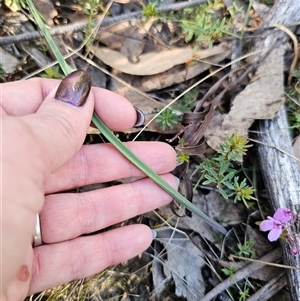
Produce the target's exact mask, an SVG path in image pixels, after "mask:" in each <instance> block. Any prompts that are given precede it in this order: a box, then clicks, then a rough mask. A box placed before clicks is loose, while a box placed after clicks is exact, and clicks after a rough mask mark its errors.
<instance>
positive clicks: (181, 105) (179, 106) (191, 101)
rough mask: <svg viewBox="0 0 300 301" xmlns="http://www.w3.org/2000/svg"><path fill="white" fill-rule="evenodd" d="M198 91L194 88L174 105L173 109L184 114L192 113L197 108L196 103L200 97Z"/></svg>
mask: <svg viewBox="0 0 300 301" xmlns="http://www.w3.org/2000/svg"><path fill="white" fill-rule="evenodd" d="M198 93H199V92H198V89H197V88H194V89H192V90H190V91H189V92H188V93H186V94H185V95H184V96H183V97H182V98H180V99H179V100H178V101H177V102H175V103H174V104H173V105H172V109H174V110H177V111H180V112H182V113H185V112H191V111H192V110H193V109H194V107H195V102H196V99H197V96H198Z"/></svg>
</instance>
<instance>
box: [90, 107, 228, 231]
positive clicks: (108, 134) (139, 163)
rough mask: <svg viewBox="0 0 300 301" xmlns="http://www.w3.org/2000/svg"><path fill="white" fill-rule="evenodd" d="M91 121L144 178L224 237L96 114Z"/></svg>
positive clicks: (204, 215)
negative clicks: (146, 177) (152, 182)
mask: <svg viewBox="0 0 300 301" xmlns="http://www.w3.org/2000/svg"><path fill="white" fill-rule="evenodd" d="M92 121H93V123H94V124H95V126H96V127H97V128H98V130H99V131H100V132H101V133H102V134H103V136H104V137H105V138H106V139H107V140H108V141H109V142H110V143H112V144H113V146H114V147H115V148H116V149H117V150H118V151H119V152H120V153H121V154H122V155H123V156H124V157H125V158H127V159H128V160H129V161H130V162H132V163H133V164H134V165H135V166H136V167H137V168H139V169H140V170H141V171H142V172H143V173H144V174H145V175H146V176H148V177H149V178H150V179H152V180H153V181H154V182H155V183H156V184H157V185H158V186H159V187H161V188H162V189H163V190H164V191H166V192H167V193H168V194H169V195H170V196H172V197H173V198H174V200H176V201H177V202H179V203H180V204H182V205H183V206H184V207H186V208H187V209H189V210H190V211H191V212H193V213H195V214H196V215H198V216H199V217H201V218H202V219H203V220H204V221H205V222H207V223H208V224H209V225H210V226H212V227H213V228H215V229H216V230H218V231H220V232H221V233H222V234H224V235H226V234H227V231H226V229H225V228H224V227H222V226H221V225H220V224H218V223H217V222H216V221H214V220H213V219H212V218H210V217H208V216H207V215H206V214H204V213H203V212H202V211H201V210H200V209H198V208H197V207H196V206H195V205H193V204H192V203H191V202H189V201H188V200H187V199H186V198H185V197H184V196H183V195H181V194H180V193H179V192H178V191H177V190H175V189H174V188H173V187H172V186H171V185H170V184H168V183H167V182H166V181H164V180H163V179H162V178H161V177H160V176H159V175H157V174H156V173H155V171H153V170H152V169H151V168H150V167H148V166H147V165H146V164H145V163H144V162H143V161H142V160H141V159H139V158H138V157H137V156H136V155H135V154H134V153H133V152H132V151H131V150H129V149H128V148H127V147H126V146H125V145H124V144H123V143H122V142H121V141H120V140H119V139H118V138H117V137H116V136H115V135H114V134H113V133H112V132H111V131H110V129H109V128H108V127H107V126H106V125H105V124H104V123H103V121H102V120H101V119H100V118H99V116H98V115H97V113H96V112H94V113H93V117H92Z"/></svg>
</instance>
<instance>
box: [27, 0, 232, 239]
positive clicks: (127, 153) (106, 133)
mask: <svg viewBox="0 0 300 301" xmlns="http://www.w3.org/2000/svg"><path fill="white" fill-rule="evenodd" d="M26 2H27V4H28V7H29V8H30V10H31V12H32V15H33V17H34V19H35V20H36V22H37V24H38V26H39V27H40V29H41V31H42V33H43V34H44V36H45V39H46V40H47V43H48V44H49V46H50V47H51V50H52V52H53V54H54V55H55V57H56V59H57V61H58V64H59V65H60V67H61V69H62V70H63V72H64V74H65V75H68V74H69V73H71V72H72V69H71V68H70V66H69V65H68V64H67V63H66V61H65V59H64V58H63V56H62V55H61V53H60V51H59V50H58V48H57V46H56V44H55V42H54V41H53V39H52V37H51V35H50V34H49V31H48V29H47V27H46V26H45V24H44V22H43V20H42V19H41V17H40V15H39V13H38V11H37V10H36V8H35V6H34V4H33V3H32V1H31V0H27V1H26ZM92 121H93V123H94V124H95V126H96V127H97V128H98V130H99V131H100V132H101V133H102V134H103V136H104V137H105V138H106V139H107V140H108V141H109V142H110V143H112V144H113V146H114V147H115V148H116V149H117V150H118V151H119V152H120V153H121V154H122V155H123V156H125V157H126V158H127V159H128V160H129V161H130V162H132V163H133V164H134V165H135V166H136V167H137V168H139V169H140V170H141V171H142V172H143V173H144V174H145V175H147V176H148V177H149V178H150V179H152V181H154V182H155V183H156V184H157V185H158V186H159V187H161V188H162V189H163V190H164V191H166V192H167V193H168V194H169V195H170V196H172V197H173V198H174V199H175V200H176V201H177V202H179V203H180V204H182V205H183V206H185V207H186V208H187V209H189V210H190V211H191V212H193V213H194V214H196V215H198V216H199V217H200V218H202V219H203V220H204V221H205V222H207V223H208V224H209V225H211V226H212V227H213V228H215V229H216V230H218V231H219V232H221V233H222V234H224V235H226V234H227V231H226V229H225V228H224V227H222V226H221V225H220V224H219V223H217V222H216V221H214V220H213V219H212V218H210V217H209V216H207V215H206V214H204V213H203V212H202V211H201V210H200V209H199V208H197V207H196V206H195V205H193V204H192V203H191V202H189V201H188V200H187V199H186V198H185V197H184V196H183V195H181V194H180V193H179V192H178V191H177V190H175V189H174V188H173V187H172V186H171V185H170V184H168V183H167V182H166V181H164V180H163V179H162V178H161V177H160V176H159V175H157V174H156V173H155V172H154V171H153V170H152V169H151V168H150V167H148V166H147V165H146V164H145V163H144V162H143V161H141V159H139V158H138V157H137V156H136V155H135V154H134V153H132V152H131V151H130V150H129V149H128V148H127V147H126V146H125V145H124V144H123V143H122V142H121V141H120V140H119V139H118V138H117V137H116V136H115V135H114V134H113V133H112V132H111V131H110V130H109V128H108V127H107V126H106V125H105V124H104V123H103V121H102V120H101V119H100V118H99V116H98V115H97V114H96V112H94V113H93V117H92Z"/></svg>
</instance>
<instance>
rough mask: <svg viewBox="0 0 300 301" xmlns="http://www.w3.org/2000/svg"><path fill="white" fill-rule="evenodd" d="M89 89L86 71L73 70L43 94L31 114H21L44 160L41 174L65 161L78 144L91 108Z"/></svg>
mask: <svg viewBox="0 0 300 301" xmlns="http://www.w3.org/2000/svg"><path fill="white" fill-rule="evenodd" d="M90 89H91V78H90V76H89V75H88V73H86V72H85V71H75V72H73V73H71V74H69V75H68V76H66V77H65V78H64V79H63V80H62V81H61V83H60V85H59V86H58V88H57V89H54V90H52V91H51V92H50V93H49V94H48V95H47V97H46V99H45V100H44V101H43V103H42V104H41V106H40V107H39V109H38V111H37V112H36V113H35V114H34V115H27V116H24V118H25V119H27V122H29V123H30V127H31V128H32V130H33V132H34V134H35V139H36V144H37V146H38V147H39V148H40V151H41V155H42V157H43V159H44V160H43V161H44V164H45V169H46V170H44V173H45V175H47V174H50V173H51V172H52V171H54V170H56V169H57V168H59V167H61V166H62V165H64V164H65V163H67V162H68V161H69V160H70V159H71V158H72V157H73V156H74V155H75V154H76V153H77V152H78V150H79V149H80V147H81V146H82V143H83V141H84V139H85V136H86V133H87V129H88V126H89V124H90V122H91V118H92V113H93V109H94V98H93V94H92V93H89V92H90ZM45 161H46V162H45Z"/></svg>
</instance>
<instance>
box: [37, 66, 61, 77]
mask: <svg viewBox="0 0 300 301" xmlns="http://www.w3.org/2000/svg"><path fill="white" fill-rule="evenodd" d="M41 77H44V78H55V79H61V78H62V74H61V73H60V69H59V66H54V67H50V68H47V69H46V70H45V72H44V73H42V74H41Z"/></svg>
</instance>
